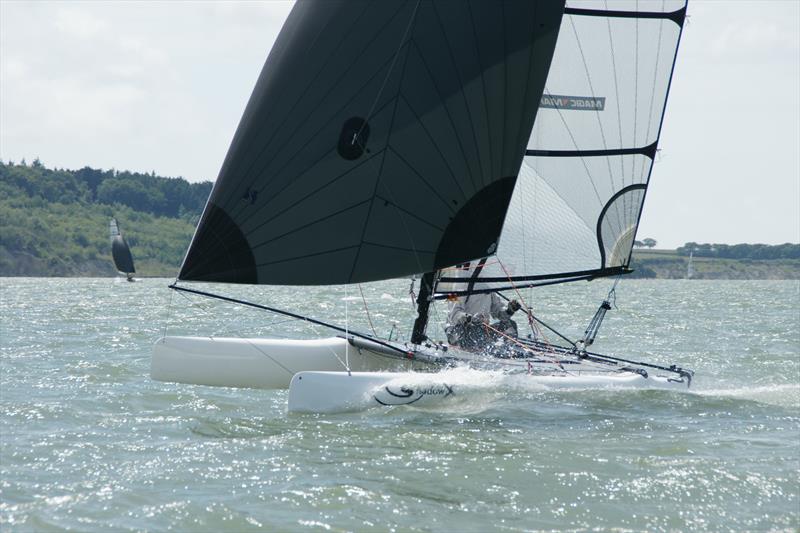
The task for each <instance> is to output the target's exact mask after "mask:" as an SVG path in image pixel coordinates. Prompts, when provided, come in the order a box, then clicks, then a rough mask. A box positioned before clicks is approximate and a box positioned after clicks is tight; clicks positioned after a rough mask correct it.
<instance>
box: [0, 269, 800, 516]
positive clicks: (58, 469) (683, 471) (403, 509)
mask: <svg viewBox="0 0 800 533" xmlns="http://www.w3.org/2000/svg"><path fill="white" fill-rule="evenodd" d="M168 283H169V280H163V279H145V280H142V281H139V282H136V283H127V282H125V281H123V280H119V279H32V278H27V279H22V278H4V279H2V280H0V285H1V286H2V288H1V289H0V290H1V292H0V298H1V299H2V302H1V305H2V324H0V325H1V326H2V330H1V331H0V335H2V338H1V348H2V352H1V353H0V356H1V357H2V359H1V360H0V362H1V367H0V372H1V373H0V407H1V408H2V417H1V418H0V530H2V531H4V532H5V531H37V532H38V531H63V530H75V531H87V532H90V531H109V530H113V531H168V530H171V531H209V532H210V531H250V530H253V531H254V530H259V529H266V530H280V531H534V530H552V529H572V530H576V529H577V530H584V529H614V530H619V531H625V530H649V531H670V530H796V529H797V528H798V527H800V481H798V479H799V474H798V472H799V471H800V340H799V339H800V283H798V282H797V281H701V280H687V281H669V280H664V281H660V280H656V281H650V280H641V281H637V280H630V281H627V280H626V281H622V282H621V283H620V285H619V287H618V289H617V297H616V305H617V307H616V308H615V309H613V310H612V311H611V312H609V314H608V317H607V319H606V322H605V324H604V325H603V327H602V329H601V332H600V335H599V337H598V340H597V342H596V343H595V346H594V347H593V348H596V349H597V351H601V352H605V353H610V354H615V355H619V356H628V357H632V358H636V359H643V360H648V361H652V362H656V363H665V364H672V363H676V364H679V365H681V366H684V367H687V368H691V369H693V370H695V372H696V375H695V379H694V382H693V384H692V388H691V390H690V392H672V391H655V390H653V391H648V390H631V391H622V390H582V391H562V392H558V391H548V390H546V389H543V388H541V387H539V388H536V387H528V386H526V384H525V382H524V380H519V379H517V380H516V381H514V382H504V381H503V380H497V379H494V380H493V379H485V380H484V379H481V377H480V374H479V373H478V375H477V376H476V375H475V373H472V374H468V375H465V376H464V377H463V380H466V381H470V383H469V385H470V389H469V390H470V391H472V392H476V394H473V395H471V397H470V398H469V399H465V401H464V402H463V403H456V404H449V405H448V407H447V408H446V409H425V410H421V409H414V408H409V407H403V408H393V409H388V410H387V409H381V410H377V409H376V410H370V411H366V412H362V413H357V414H347V415H335V416H334V415H326V416H321V415H288V414H287V413H286V399H287V392H286V391H262V390H237V389H222V388H211V387H201V386H190V385H179V384H170V383H159V382H154V381H152V380H150V378H149V364H150V354H151V349H152V344H153V343H154V342H155V341H156V339H157V338H158V337H159V336H161V335H163V334H165V333H167V334H171V335H178V334H188V335H212V334H213V335H228V336H294V337H297V336H300V337H308V338H310V337H314V336H327V335H331V334H332V332H330V331H326V330H325V329H324V328H316V329H311V328H309V327H308V325H307V324H303V323H298V322H297V321H289V320H287V319H285V318H283V317H280V316H276V315H272V314H269V313H266V312H264V311H259V310H254V309H247V308H242V307H241V306H237V305H233V304H228V303H222V302H214V301H212V300H209V299H204V298H198V297H188V296H183V295H180V294H177V293H175V292H174V291H170V290H168V289H167V284H168ZM610 284H611V282H610V281H603V280H598V281H594V282H592V283H583V282H581V283H576V284H572V285H565V286H562V287H553V288H548V289H539V290H535V291H524V292H523V293H520V294H518V295H514V296H516V297H518V298H522V299H524V300H525V301H526V302H527V303H528V304H530V305H531V306H532V308H533V309H534V311H535V312H536V313H537V315H538V316H540V317H541V318H542V319H543V320H544V321H545V322H547V323H548V324H550V325H557V326H558V329H559V330H560V331H561V332H562V333H563V334H565V335H566V336H568V337H570V338H577V337H579V336H580V335H581V334H582V332H583V329H584V328H585V326H586V324H587V322H588V320H589V318H591V315H592V314H593V312H594V310H595V309H596V307H597V305H598V304H599V303H600V301H602V299H603V298H604V297H605V296H606V293H607V291H608V290H609V288H610ZM199 287H202V288H206V289H212V290H216V291H219V292H224V293H225V294H226V295H232V296H234V297H242V298H245V299H248V300H250V301H255V302H258V303H261V304H265V305H270V306H274V307H279V308H284V309H288V310H290V311H293V312H296V313H301V314H308V315H310V316H313V317H316V318H320V319H323V320H330V321H331V322H335V323H337V324H341V325H344V324H345V321H346V322H347V325H348V328H352V329H357V330H360V331H365V332H371V331H372V330H373V328H374V330H375V331H376V332H377V333H378V334H379V335H381V336H384V337H385V336H387V335H388V334H389V332H390V331H391V330H392V329H394V333H393V335H400V336H401V338H402V336H404V335H407V333H408V330H409V329H410V325H411V321H412V320H413V318H414V316H415V311H414V306H413V304H412V298H413V295H412V294H409V282H408V281H407V280H398V281H391V282H385V283H376V284H369V285H365V286H364V287H362V288H360V289H359V287H357V286H352V287H326V288H306V289H297V288H283V287H272V288H270V287H256V288H253V287H235V286H211V285H207V286H206V285H200V286H199ZM362 293H363V297H362ZM445 314H446V308H445V307H444V306H442V305H437V306H436V308H435V309H434V312H433V321H432V323H431V325H430V327H429V333H430V334H431V336H433V337H441V330H440V328H441V321H442V320H443V318H444V315H445ZM519 322H520V329H521V331H523V332H527V331H529V330H528V325H527V324H526V323H525V320H524V317H522V319H519ZM544 334H545V336H546V337H547V338H548V339H549V340H551V341H556V340H558V338H557V337H556V336H555V334H553V333H551V332H548V331H546V330H545V331H544Z"/></svg>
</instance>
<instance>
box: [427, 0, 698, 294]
mask: <svg viewBox="0 0 800 533" xmlns="http://www.w3.org/2000/svg"><path fill="white" fill-rule="evenodd" d="M685 14H686V2H685V0H664V1H662V0H658V1H646V0H638V1H637V0H614V1H609V2H605V3H604V2H596V1H588V0H584V1H578V0H568V1H567V5H566V7H565V9H564V17H563V20H562V22H561V30H560V32H559V36H558V43H557V45H556V48H555V54H554V56H553V62H552V65H551V68H550V73H549V75H548V77H547V83H546V86H545V90H544V94H543V96H542V100H541V102H540V109H539V112H538V114H537V116H536V122H535V124H534V127H533V130H532V133H531V136H530V140H529V142H528V149H527V151H526V157H525V161H524V163H523V165H522V169H521V171H520V175H519V178H518V179H517V184H516V187H515V190H514V194H513V197H512V199H511V204H510V206H509V209H508V213H507V215H506V220H505V223H504V227H503V235H502V237H501V240H500V244H499V249H498V252H497V254H496V256H497V258H496V259H494V258H490V259H489V260H488V261H487V262H486V265H485V267H484V268H483V270H482V272H481V275H480V280H481V281H482V282H484V283H485V282H487V281H489V282H490V283H488V284H487V285H484V286H487V287H494V288H504V287H509V286H511V285H513V286H520V285H525V284H529V285H530V284H535V283H556V282H559V281H569V280H573V279H589V278H592V277H599V276H608V275H615V274H619V273H621V272H625V271H628V267H629V264H630V259H631V251H632V248H633V243H634V240H635V236H636V231H637V229H638V225H639V218H640V215H641V211H642V207H643V203H644V198H645V193H646V191H647V186H648V184H649V180H650V173H651V170H652V168H653V161H654V159H655V156H656V148H657V146H658V142H659V138H660V133H661V124H662V121H663V118H664V110H665V107H666V101H667V94H668V92H669V87H670V82H671V79H672V71H673V66H674V64H675V57H676V54H677V50H678V43H679V40H680V36H681V31H682V28H683V21H684V17H685ZM448 277H453V276H452V275H449V276H448V274H447V273H445V278H448ZM446 281H449V280H447V279H446ZM462 285H463V283H462ZM443 286H444V287H450V284H447V285H443ZM451 290H452V289H451Z"/></svg>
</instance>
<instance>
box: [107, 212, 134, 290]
mask: <svg viewBox="0 0 800 533" xmlns="http://www.w3.org/2000/svg"><path fill="white" fill-rule="evenodd" d="M108 233H109V235H110V236H111V258H112V259H113V260H114V267H116V269H117V272H119V273H120V274H125V279H127V280H128V281H135V280H134V279H133V275H134V274H135V273H136V269H135V268H134V266H133V255H132V254H131V249H130V247H129V246H128V241H126V240H125V237H123V236H122V233H121V232H120V231H119V225H118V224H117V219H115V218H112V219H111V222H110V223H109V225H108Z"/></svg>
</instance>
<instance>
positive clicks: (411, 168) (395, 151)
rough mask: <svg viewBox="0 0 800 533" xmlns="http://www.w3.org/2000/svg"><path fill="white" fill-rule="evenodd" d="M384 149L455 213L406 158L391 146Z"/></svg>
mask: <svg viewBox="0 0 800 533" xmlns="http://www.w3.org/2000/svg"><path fill="white" fill-rule="evenodd" d="M403 100H405V99H403ZM386 149H387V150H389V151H390V152H392V153H393V154H394V155H395V157H397V158H398V159H399V160H400V161H401V162H402V163H403V164H404V165H405V166H407V167H408V168H409V169H410V170H411V171H412V172H413V173H414V175H415V176H417V177H418V178H419V179H420V181H422V183H424V184H425V185H426V186H427V187H428V188H429V189H430V190H431V192H432V193H433V195H434V196H435V197H436V198H438V199H439V201H441V202H442V203H443V204H444V205H445V207H447V209H448V210H449V211H450V212H451V213H455V210H454V209H453V206H451V205H450V204H449V203H448V202H447V200H445V199H444V198H443V197H442V196H441V195H440V194H439V193H438V192H437V191H436V189H434V188H433V186H432V185H431V184H430V183H428V180H426V179H425V178H424V177H423V176H422V174H420V173H419V171H417V169H416V168H414V167H413V166H411V164H410V163H409V162H408V161H407V160H406V158H404V157H403V156H402V155H401V154H400V153H399V152H398V151H397V150H395V149H394V148H392V147H391V146H389V147H387V148H386ZM453 179H454V180H455V176H453Z"/></svg>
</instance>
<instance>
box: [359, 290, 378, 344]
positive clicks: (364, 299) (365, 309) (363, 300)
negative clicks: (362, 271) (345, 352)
mask: <svg viewBox="0 0 800 533" xmlns="http://www.w3.org/2000/svg"><path fill="white" fill-rule="evenodd" d="M358 292H360V293H361V301H362V302H364V312H365V313H367V320H368V321H369V328H370V329H371V330H372V334H373V335H375V336H376V337H377V336H378V333H377V332H376V331H375V326H374V325H373V324H372V317H371V316H370V314H369V307H367V299H366V298H364V290H363V289H362V288H361V284H360V283H359V284H358Z"/></svg>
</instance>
